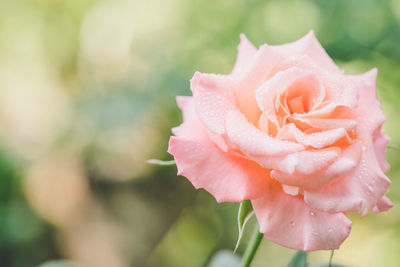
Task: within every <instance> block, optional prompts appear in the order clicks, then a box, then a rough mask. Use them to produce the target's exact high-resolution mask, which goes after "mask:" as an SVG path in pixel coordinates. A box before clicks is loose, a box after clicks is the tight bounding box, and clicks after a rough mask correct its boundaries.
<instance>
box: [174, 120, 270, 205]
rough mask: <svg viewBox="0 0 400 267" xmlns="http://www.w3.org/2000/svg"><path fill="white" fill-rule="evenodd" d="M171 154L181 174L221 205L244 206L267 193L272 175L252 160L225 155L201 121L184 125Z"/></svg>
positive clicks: (229, 154)
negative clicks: (238, 203) (247, 200)
mask: <svg viewBox="0 0 400 267" xmlns="http://www.w3.org/2000/svg"><path fill="white" fill-rule="evenodd" d="M168 152H169V153H170V154H172V155H173V156H174V158H175V161H176V165H177V167H178V174H180V175H183V176H185V177H187V178H188V179H189V180H190V181H191V183H192V184H193V185H194V187H195V188H197V189H198V188H204V189H205V190H207V191H208V192H210V193H211V194H212V195H213V196H214V197H215V198H216V200H217V201H218V202H241V201H243V200H244V199H251V198H257V197H260V196H262V195H264V194H265V192H266V189H267V179H266V177H267V173H268V172H267V171H266V170H265V169H263V168H262V167H260V166H259V165H258V164H256V163H254V162H252V161H250V160H247V159H245V158H243V157H239V156H236V155H235V154H231V153H227V152H223V151H222V150H221V149H220V148H219V147H217V146H216V145H215V144H214V143H213V142H212V141H211V140H210V138H209V137H208V135H207V130H206V129H205V127H204V126H203V125H202V124H201V122H200V121H198V120H191V121H188V122H185V123H184V124H183V125H181V127H180V131H179V135H178V136H173V137H171V139H170V142H169V148H168Z"/></svg>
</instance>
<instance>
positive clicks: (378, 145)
mask: <svg viewBox="0 0 400 267" xmlns="http://www.w3.org/2000/svg"><path fill="white" fill-rule="evenodd" d="M388 142H389V137H388V136H386V135H384V134H383V133H382V132H380V133H379V134H378V137H377V138H376V139H375V141H374V147H375V153H376V158H377V160H378V163H379V166H380V167H381V169H382V171H383V172H387V171H389V169H390V166H389V163H388V162H387V161H386V158H385V151H386V146H387V144H388Z"/></svg>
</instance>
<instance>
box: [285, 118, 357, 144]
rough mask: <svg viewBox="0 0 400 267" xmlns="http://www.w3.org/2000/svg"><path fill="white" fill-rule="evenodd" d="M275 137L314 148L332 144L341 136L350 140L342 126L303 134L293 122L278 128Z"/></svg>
mask: <svg viewBox="0 0 400 267" xmlns="http://www.w3.org/2000/svg"><path fill="white" fill-rule="evenodd" d="M277 137H278V139H282V140H288V141H296V142H298V143H301V144H303V145H305V146H311V147H314V148H323V147H326V146H329V145H332V144H334V143H335V142H337V141H338V140H340V139H342V138H347V140H348V141H349V142H350V139H349V136H348V135H347V132H346V130H345V129H344V128H337V129H331V130H327V131H323V132H316V133H311V134H305V133H303V132H302V131H300V130H299V129H298V128H297V127H296V125H295V124H293V123H289V124H286V125H285V126H284V127H282V128H281V129H280V130H279V132H278V136H277Z"/></svg>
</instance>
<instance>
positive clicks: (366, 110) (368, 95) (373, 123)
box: [348, 69, 386, 136]
mask: <svg viewBox="0 0 400 267" xmlns="http://www.w3.org/2000/svg"><path fill="white" fill-rule="evenodd" d="M348 76H350V77H351V78H352V79H353V80H354V81H355V82H354V84H356V85H357V90H358V94H359V103H360V104H359V105H358V106H357V108H356V113H357V121H358V122H359V124H360V125H363V129H364V130H366V131H367V132H368V133H369V134H370V136H374V135H375V134H374V133H375V132H376V131H378V130H379V129H380V128H381V126H382V124H383V123H384V122H385V120H386V117H385V115H384V114H383V112H382V109H381V104H380V102H379V100H378V99H377V98H376V86H375V85H376V76H377V69H372V70H370V71H368V72H366V73H364V74H361V75H348Z"/></svg>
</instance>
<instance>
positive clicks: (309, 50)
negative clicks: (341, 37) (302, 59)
mask: <svg viewBox="0 0 400 267" xmlns="http://www.w3.org/2000/svg"><path fill="white" fill-rule="evenodd" d="M272 48H273V49H274V50H277V51H278V52H279V53H281V54H283V55H284V58H295V57H299V56H304V55H307V56H309V57H310V58H311V59H312V60H313V61H314V62H315V63H316V64H318V65H319V66H320V67H323V68H325V69H327V70H328V71H331V72H334V73H342V71H341V69H340V68H339V67H338V66H337V65H336V64H335V62H333V60H332V59H331V58H330V57H329V55H328V54H327V53H326V51H325V49H324V48H323V47H322V46H321V44H320V43H319V41H318V40H317V38H316V37H315V34H314V31H313V30H311V31H309V32H308V33H307V34H306V35H305V36H304V37H303V38H301V39H299V40H297V41H295V42H292V43H288V44H284V45H276V46H272Z"/></svg>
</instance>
